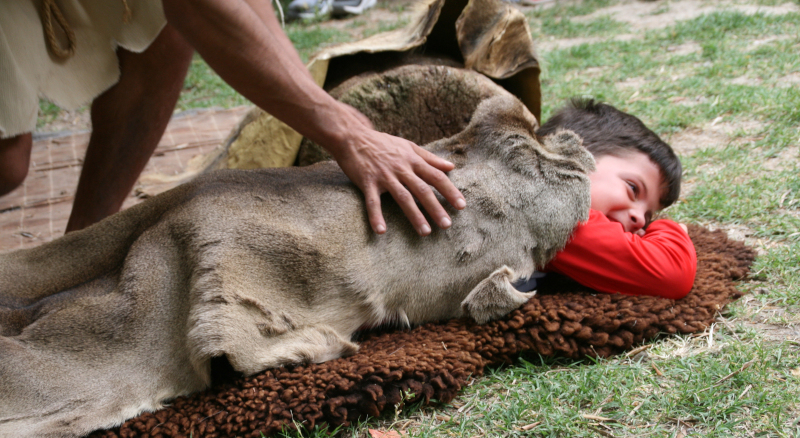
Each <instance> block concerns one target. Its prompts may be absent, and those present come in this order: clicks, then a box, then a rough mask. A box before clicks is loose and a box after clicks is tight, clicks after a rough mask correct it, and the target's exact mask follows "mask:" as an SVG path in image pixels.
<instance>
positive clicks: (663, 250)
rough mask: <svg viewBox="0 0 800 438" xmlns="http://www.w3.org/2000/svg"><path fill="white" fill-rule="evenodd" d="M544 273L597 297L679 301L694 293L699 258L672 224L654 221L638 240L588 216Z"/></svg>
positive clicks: (595, 213) (615, 225) (595, 214)
mask: <svg viewBox="0 0 800 438" xmlns="http://www.w3.org/2000/svg"><path fill="white" fill-rule="evenodd" d="M545 270H546V271H549V272H558V273H560V274H564V275H566V276H568V277H570V278H572V279H573V280H575V281H577V282H578V283H581V284H582V285H584V286H588V287H591V288H592V289H595V290H598V291H601V292H607V293H622V294H626V295H653V296H659V297H664V298H671V299H680V298H683V297H684V296H686V294H687V293H689V291H690V290H691V289H692V284H693V283H694V277H695V274H696V272H697V254H696V253H695V249H694V244H692V241H691V239H689V236H688V235H687V234H686V233H685V232H684V231H683V230H682V229H681V228H680V226H679V225H678V224H676V223H675V222H672V221H670V220H665V219H662V220H657V221H654V222H653V223H651V224H650V225H649V226H648V227H647V233H646V234H645V235H644V236H643V237H640V236H637V235H635V234H633V233H628V232H625V230H624V229H623V228H622V225H621V224H620V223H618V222H613V221H611V220H609V219H608V218H607V217H606V216H605V215H604V214H603V213H600V212H599V211H596V210H591V211H590V212H589V220H588V221H587V222H586V223H583V224H580V225H578V226H577V227H576V228H575V231H574V232H573V234H572V238H571V239H570V241H569V243H567V246H566V247H564V249H563V250H562V251H561V252H559V253H558V254H556V257H555V258H554V259H553V260H552V261H550V263H549V264H548V265H547V267H546V269H545Z"/></svg>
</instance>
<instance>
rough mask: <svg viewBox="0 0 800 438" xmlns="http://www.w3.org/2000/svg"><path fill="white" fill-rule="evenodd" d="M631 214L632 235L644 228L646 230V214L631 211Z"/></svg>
mask: <svg viewBox="0 0 800 438" xmlns="http://www.w3.org/2000/svg"><path fill="white" fill-rule="evenodd" d="M630 214H631V217H630V220H631V230H630V232H631V233H635V232H637V231H639V230H641V229H642V228H644V225H645V224H644V213H642V212H640V211H638V210H631V212H630Z"/></svg>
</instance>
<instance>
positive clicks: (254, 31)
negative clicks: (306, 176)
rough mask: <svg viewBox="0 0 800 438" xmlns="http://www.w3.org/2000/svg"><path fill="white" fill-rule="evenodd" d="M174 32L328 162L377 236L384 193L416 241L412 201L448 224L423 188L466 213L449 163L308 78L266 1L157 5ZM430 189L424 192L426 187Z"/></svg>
mask: <svg viewBox="0 0 800 438" xmlns="http://www.w3.org/2000/svg"><path fill="white" fill-rule="evenodd" d="M163 4H164V12H165V14H166V16H167V21H169V23H170V24H171V25H172V26H174V27H175V28H176V29H178V31H179V32H181V34H182V35H183V36H184V37H185V38H186V39H187V41H189V43H190V44H192V46H194V48H195V49H196V50H197V51H198V52H199V53H200V55H201V56H202V57H203V59H205V60H206V62H207V63H208V64H209V66H211V68H213V69H214V71H216V72H217V73H218V74H219V75H220V77H222V79H223V80H225V81H226V82H227V83H228V84H230V85H231V86H232V87H233V88H234V89H236V90H237V91H238V92H240V93H241V94H242V95H243V96H245V97H246V98H248V99H250V100H251V101H252V102H253V103H255V104H256V105H258V106H259V107H261V108H263V109H264V110H265V111H267V112H269V113H270V114H272V115H274V116H276V117H277V118H279V119H280V120H282V121H283V122H284V123H286V124H287V125H289V126H291V127H292V128H293V129H295V130H296V131H297V132H299V133H300V134H302V135H303V136H305V137H308V138H309V139H311V140H313V141H314V142H316V143H318V144H320V145H321V146H323V147H324V148H325V149H327V150H328V152H330V153H331V155H333V157H334V158H335V159H336V161H337V162H338V163H339V165H340V166H341V167H342V170H343V171H344V172H345V174H347V176H348V177H349V178H350V179H351V180H352V181H353V182H354V183H355V184H356V185H357V186H358V187H359V188H360V189H361V190H362V192H363V193H364V197H365V200H366V206H367V214H368V217H369V222H370V224H371V226H372V229H373V230H374V231H375V232H376V233H379V234H381V233H384V232H385V231H386V222H385V221H384V219H383V214H382V213H381V201H380V194H381V193H383V192H387V191H388V192H389V193H391V195H392V196H393V197H394V199H395V200H396V201H397V203H398V204H399V205H400V207H401V208H402V209H403V212H404V213H405V214H406V216H407V217H408V219H409V220H410V221H411V223H412V225H413V226H414V228H415V229H416V230H417V232H418V233H419V234H420V235H427V234H429V233H430V232H431V228H430V226H429V225H428V222H427V220H426V219H425V216H424V215H423V214H422V212H421V211H420V210H419V208H418V206H417V204H416V202H415V200H414V199H415V198H416V199H418V200H419V201H420V203H421V204H422V206H423V207H424V208H425V210H426V211H427V212H428V213H429V214H430V216H431V217H432V218H433V219H434V220H435V221H436V223H437V224H438V225H439V226H440V227H442V228H447V227H449V226H450V225H451V220H450V217H449V216H448V214H447V212H446V211H445V210H444V208H443V207H442V205H441V204H440V203H439V201H438V200H437V198H436V196H435V193H434V192H433V190H432V189H431V187H430V185H432V186H433V187H435V188H436V190H438V191H439V193H441V194H442V196H444V198H445V199H447V201H448V202H449V203H450V204H452V205H453V206H454V207H455V208H457V209H462V208H464V207H465V206H466V202H465V200H464V197H463V195H462V194H461V192H459V191H458V189H456V187H455V186H454V185H453V183H452V182H451V181H450V179H449V178H448V177H447V175H446V174H445V173H444V172H447V171H449V170H452V169H453V164H452V163H450V162H448V161H446V160H444V159H442V158H440V157H437V156H436V155H433V154H431V153H430V152H428V151H426V150H424V149H422V148H420V147H419V146H417V145H415V144H414V143H412V142H410V141H407V140H404V139H401V138H399V137H394V136H391V135H388V134H384V133H381V132H377V131H375V130H373V129H372V127H371V126H370V125H369V123H368V122H367V121H366V120H365V118H364V117H363V115H361V114H360V113H359V112H358V111H356V110H355V109H353V108H352V107H349V106H347V105H345V104H342V103H340V102H338V101H336V100H335V99H333V98H332V97H331V96H330V95H329V94H328V93H326V92H325V91H324V90H323V89H322V88H320V87H319V86H317V84H316V83H315V82H314V80H313V79H312V77H311V75H310V74H309V72H308V70H307V69H306V68H305V66H304V65H303V63H302V61H301V60H300V57H299V55H298V54H297V51H295V49H294V47H293V46H292V44H291V42H290V41H289V39H288V38H287V37H286V35H285V34H284V33H283V30H282V29H281V27H280V24H279V23H278V20H277V18H276V17H275V13H274V11H273V9H272V5H271V4H270V3H269V1H268V0H265V1H256V0H163ZM429 184H430V185H429Z"/></svg>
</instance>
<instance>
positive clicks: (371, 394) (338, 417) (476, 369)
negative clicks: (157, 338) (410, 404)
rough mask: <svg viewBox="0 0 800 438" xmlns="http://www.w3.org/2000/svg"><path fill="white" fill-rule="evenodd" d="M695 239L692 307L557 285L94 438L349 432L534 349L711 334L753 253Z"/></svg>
mask: <svg viewBox="0 0 800 438" xmlns="http://www.w3.org/2000/svg"><path fill="white" fill-rule="evenodd" d="M689 232H690V234H691V236H692V240H693V241H694V244H695V247H696V248H697V254H698V267H697V279H696V281H695V284H694V288H693V289H692V291H691V292H690V293H689V295H688V296H687V297H686V298H684V299H682V300H679V301H673V300H667V299H659V298H652V297H631V296H624V295H607V294H602V293H595V292H592V291H590V290H587V289H586V288H583V287H581V286H579V285H577V284H575V283H573V282H569V281H557V282H550V284H545V285H542V287H540V288H539V294H537V295H536V296H535V297H534V298H533V299H531V300H530V301H529V302H528V303H527V304H526V305H525V306H524V307H522V308H521V309H519V310H516V311H514V312H512V313H511V314H510V315H508V317H506V318H505V319H503V320H501V321H495V322H492V323H489V324H486V325H482V326H481V325H476V324H474V323H472V322H471V321H467V320H455V321H449V322H445V323H442V324H426V325H424V326H422V327H417V328H415V329H413V330H410V331H393V332H373V333H367V334H365V335H364V336H363V338H362V339H361V340H360V341H359V342H360V344H361V349H360V351H359V352H358V353H357V354H356V355H354V356H351V357H348V358H343V359H337V360H333V361H330V362H326V363H322V364H313V365H305V366H297V367H293V368H280V369H273V370H268V371H265V372H263V373H261V374H258V375H255V376H252V377H248V378H239V379H236V380H234V381H233V382H231V383H225V384H221V385H217V386H215V387H212V388H211V389H209V390H207V391H204V392H201V393H197V394H194V395H191V396H188V397H181V398H178V399H176V400H174V401H173V402H172V403H171V405H170V406H168V407H166V408H164V409H162V410H160V411H157V412H154V413H145V414H142V415H140V416H138V417H136V418H133V419H131V420H128V421H126V422H125V423H124V424H123V425H122V426H121V427H119V428H117V429H114V430H108V431H102V432H95V433H94V434H93V436H97V437H101V436H102V437H114V436H121V437H132V436H151V437H161V436H163V437H178V436H180V437H188V436H190V435H192V436H195V437H198V436H203V437H229V436H242V437H261V436H262V433H263V434H264V435H269V434H272V433H274V432H276V431H278V430H280V429H281V428H283V427H293V426H292V425H293V422H297V423H298V424H304V425H306V426H308V427H313V426H314V425H316V424H321V423H325V422H327V423H329V424H346V423H348V422H352V421H355V420H356V419H357V418H358V417H359V416H363V415H367V414H368V415H373V416H377V415H379V414H380V413H381V412H383V411H384V410H385V409H392V408H393V406H394V405H395V404H396V403H399V402H400V401H401V391H406V390H410V391H411V392H413V393H414V394H416V396H417V397H418V398H420V397H421V398H424V399H425V401H429V400H431V399H436V400H439V401H441V402H449V401H450V400H452V399H453V397H455V396H456V394H457V393H458V391H459V390H460V389H461V388H462V387H463V386H464V385H465V384H466V382H467V381H468V379H469V378H470V377H471V376H477V375H480V374H482V373H483V370H484V367H486V366H487V365H494V364H500V363H502V362H509V361H512V360H513V359H514V357H516V356H517V355H518V354H519V353H520V352H522V351H525V350H531V351H535V352H538V353H540V354H542V355H560V356H567V357H571V358H579V357H584V356H586V355H589V356H603V357H605V356H611V355H614V354H618V353H620V352H623V351H625V350H626V349H629V348H631V347H632V346H635V345H637V344H639V343H641V342H643V341H647V340H651V339H654V338H656V337H658V336H659V335H661V334H665V333H667V334H672V333H693V332H699V331H702V330H704V329H705V328H706V327H707V326H708V325H710V324H711V323H712V322H713V321H714V318H715V315H716V314H717V312H718V311H719V310H720V309H722V307H723V306H724V305H725V304H727V303H729V302H731V301H733V300H735V299H737V298H739V297H740V296H741V293H740V292H738V291H737V290H736V287H735V284H734V281H736V280H739V279H741V278H743V277H744V276H745V275H747V272H748V270H749V267H750V265H751V263H752V261H753V258H754V252H753V250H752V249H750V248H748V247H746V246H745V245H744V244H742V243H741V242H737V241H731V240H728V238H727V237H726V235H725V233H723V232H721V231H716V232H711V231H708V230H706V229H704V228H701V227H698V226H690V228H689Z"/></svg>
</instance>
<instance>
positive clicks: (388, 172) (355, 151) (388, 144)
mask: <svg viewBox="0 0 800 438" xmlns="http://www.w3.org/2000/svg"><path fill="white" fill-rule="evenodd" d="M344 111H347V110H346V109H345V110H344ZM359 114H360V113H359ZM362 125H363V126H362V129H361V130H360V131H358V132H355V133H353V135H351V136H350V137H348V139H347V142H346V144H345V145H344V146H342V147H340V148H339V149H332V150H331V153H332V154H333V156H334V158H335V159H336V161H337V162H338V163H339V166H340V167H341V168H342V170H344V172H345V174H346V175H347V176H348V177H349V178H350V179H351V180H352V181H353V182H354V183H355V184H356V185H357V186H358V187H359V188H360V189H361V191H362V192H364V197H365V200H366V206H367V216H368V218H369V223H370V225H371V226H372V229H373V230H374V231H375V232H376V233H378V234H383V233H385V232H386V222H385V221H384V219H383V214H382V211H381V193H384V192H389V193H390V194H391V195H392V197H393V198H394V199H395V201H397V203H398V204H399V205H400V208H402V209H403V212H404V213H405V215H406V216H407V217H408V219H409V221H411V224H412V225H413V226H414V228H415V229H416V230H417V233H419V234H420V235H422V236H426V235H428V234H430V233H431V227H430V225H429V224H428V221H427V220H426V219H425V216H424V215H423V214H422V212H421V211H420V209H419V207H418V206H417V203H416V202H415V199H417V200H419V202H420V204H422V207H423V208H424V209H425V210H426V211H427V212H428V214H429V215H430V216H431V217H432V218H433V220H434V221H435V222H436V224H438V225H439V226H440V227H441V228H448V227H450V225H452V221H451V219H450V216H449V215H448V214H447V212H446V211H445V209H444V208H443V207H442V205H441V204H440V203H439V200H438V199H437V198H436V194H435V193H434V192H433V190H432V189H431V187H430V186H431V185H432V186H433V187H434V188H436V190H438V191H439V193H441V194H442V196H444V198H445V199H446V200H447V201H448V202H449V203H450V204H451V205H452V206H453V207H455V208H457V209H459V210H460V209H462V208H464V207H465V206H466V202H465V200H464V197H463V195H462V194H461V192H459V191H458V189H457V188H456V187H455V186H454V185H453V183H452V182H451V181H450V179H449V178H448V177H447V175H446V174H445V172H448V171H450V170H452V169H453V167H454V166H453V163H451V162H449V161H447V160H444V159H442V158H440V157H438V156H436V155H434V154H432V153H430V152H428V151H426V150H425V149H422V148H421V147H419V146H417V145H416V144H414V143H412V142H410V141H408V140H404V139H402V138H399V137H394V136H391V135H389V134H384V133H381V132H377V131H374V130H372V129H371V126H367V125H366V124H365V123H364V122H363V121H362Z"/></svg>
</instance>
